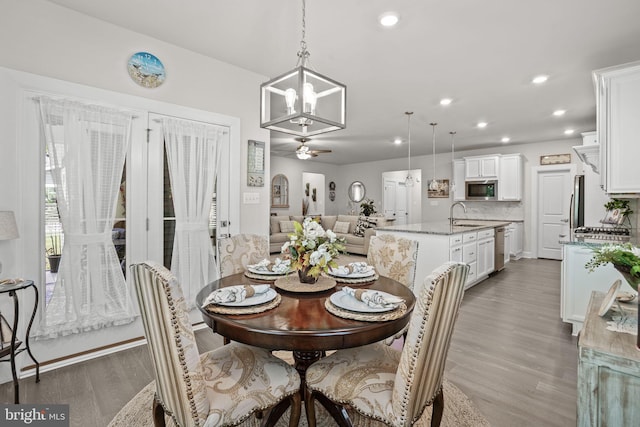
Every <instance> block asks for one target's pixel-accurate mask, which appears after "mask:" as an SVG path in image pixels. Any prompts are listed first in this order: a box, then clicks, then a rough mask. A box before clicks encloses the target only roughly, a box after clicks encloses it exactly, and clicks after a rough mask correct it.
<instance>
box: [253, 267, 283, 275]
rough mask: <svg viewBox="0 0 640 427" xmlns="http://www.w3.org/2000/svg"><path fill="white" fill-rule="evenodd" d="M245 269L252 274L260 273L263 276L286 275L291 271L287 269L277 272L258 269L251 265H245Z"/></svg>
mask: <svg viewBox="0 0 640 427" xmlns="http://www.w3.org/2000/svg"><path fill="white" fill-rule="evenodd" d="M247 270H249V271H250V272H251V273H253V274H262V275H264V276H286V275H287V274H289V273H291V270H287V271H286V272H284V273H278V272H276V271H271V270H260V269H257V268H253V267H247Z"/></svg>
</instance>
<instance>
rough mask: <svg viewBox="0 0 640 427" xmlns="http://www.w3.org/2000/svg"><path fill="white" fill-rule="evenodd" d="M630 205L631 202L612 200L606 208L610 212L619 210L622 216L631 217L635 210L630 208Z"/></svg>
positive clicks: (605, 205)
mask: <svg viewBox="0 0 640 427" xmlns="http://www.w3.org/2000/svg"><path fill="white" fill-rule="evenodd" d="M629 203H630V201H629V200H622V199H611V200H609V201H608V202H607V203H605V204H604V208H605V209H606V210H608V211H612V210H615V209H618V210H620V214H621V215H622V216H629V215H631V214H632V213H633V210H631V208H630V207H629Z"/></svg>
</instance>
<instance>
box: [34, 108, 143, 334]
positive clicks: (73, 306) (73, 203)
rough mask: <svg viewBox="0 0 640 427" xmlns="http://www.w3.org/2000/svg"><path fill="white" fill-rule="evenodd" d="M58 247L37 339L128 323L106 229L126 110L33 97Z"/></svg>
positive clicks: (125, 136) (122, 283)
mask: <svg viewBox="0 0 640 427" xmlns="http://www.w3.org/2000/svg"><path fill="white" fill-rule="evenodd" d="M37 102H38V104H39V110H40V119H41V127H42V135H43V137H44V142H45V144H46V147H47V153H48V155H49V156H50V163H51V166H52V171H51V172H52V176H53V180H54V183H55V187H56V195H57V204H58V210H59V214H60V221H61V222H62V226H63V230H64V246H63V249H62V258H61V264H60V268H59V270H58V275H57V277H56V282H55V287H54V290H53V295H52V297H51V300H50V302H49V304H47V306H46V309H45V312H44V315H43V316H42V318H41V321H40V324H39V327H38V331H37V333H36V335H37V337H38V338H54V337H57V336H60V335H69V334H73V333H79V332H82V331H88V330H93V329H100V328H103V327H107V326H111V325H120V324H125V323H129V322H132V321H133V320H134V318H135V308H134V306H133V304H132V298H131V294H130V292H129V290H128V289H127V285H126V280H125V277H124V274H123V272H122V270H121V267H120V263H119V260H118V255H117V253H116V250H115V247H114V245H113V241H112V239H111V232H112V228H113V224H114V218H115V212H116V203H117V200H118V190H119V186H120V180H121V177H122V172H123V168H124V163H125V158H126V155H127V151H128V148H129V145H130V140H131V121H132V119H133V116H132V114H131V113H127V112H122V111H118V110H115V109H111V108H106V107H102V106H97V105H85V104H82V103H79V102H76V101H69V100H54V99H50V98H46V97H40V98H38V99H37Z"/></svg>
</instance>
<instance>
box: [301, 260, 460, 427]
mask: <svg viewBox="0 0 640 427" xmlns="http://www.w3.org/2000/svg"><path fill="white" fill-rule="evenodd" d="M468 271H469V266H468V265H466V264H463V263H455V262H448V263H446V264H444V265H442V266H440V267H438V268H437V269H436V270H434V271H433V272H432V273H431V274H430V275H429V276H427V277H426V279H425V280H424V285H423V286H422V287H421V289H420V295H419V297H418V298H417V299H416V304H415V307H414V309H413V313H412V314H411V320H410V322H409V330H408V334H407V340H406V342H405V345H404V347H403V349H402V351H397V350H394V349H393V348H391V347H388V346H386V345H384V344H382V343H375V344H370V345H367V346H363V347H357V348H351V349H346V350H338V351H336V352H335V353H333V354H332V355H331V356H328V357H326V358H324V359H320V360H319V361H318V362H316V363H314V364H312V365H311V366H310V367H309V368H308V369H307V372H306V384H307V388H308V391H309V393H307V401H306V402H305V407H306V408H308V410H310V411H311V412H312V413H311V414H309V415H308V417H309V420H310V422H309V426H310V427H314V426H315V414H314V413H313V412H314V411H315V410H314V406H313V405H314V401H315V400H316V399H317V400H319V401H320V402H322V403H324V404H326V406H327V407H331V405H330V403H331V402H334V403H336V404H338V405H344V406H348V407H350V408H351V409H352V413H351V415H353V416H352V418H353V419H352V421H353V425H366V424H367V422H368V421H370V420H371V419H374V420H378V421H382V422H383V423H385V424H387V425H389V426H393V427H407V426H411V425H413V423H415V422H416V421H417V420H418V419H420V418H421V417H422V414H423V412H424V411H425V409H426V408H428V407H429V406H433V412H432V417H431V426H432V427H436V426H439V425H440V421H441V419H442V412H443V409H444V396H443V394H442V380H443V375H444V366H445V362H446V358H447V352H448V351H449V344H450V342H451V336H452V334H453V328H454V325H455V321H456V319H457V316H458V309H459V307H460V303H461V302H462V296H463V294H464V282H465V280H466V278H467V274H468ZM345 425H346V424H345Z"/></svg>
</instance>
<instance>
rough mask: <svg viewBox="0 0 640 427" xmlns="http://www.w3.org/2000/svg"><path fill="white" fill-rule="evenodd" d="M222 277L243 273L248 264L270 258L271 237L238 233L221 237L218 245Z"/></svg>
mask: <svg viewBox="0 0 640 427" xmlns="http://www.w3.org/2000/svg"><path fill="white" fill-rule="evenodd" d="M218 254H219V261H220V262H219V264H220V277H226V276H230V275H232V274H236V273H242V272H243V271H245V270H246V268H247V265H248V264H255V263H257V262H259V261H261V260H263V259H265V258H269V237H267V236H259V235H257V234H237V235H235V236H231V237H227V238H225V239H221V240H220V242H219V247H218Z"/></svg>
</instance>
